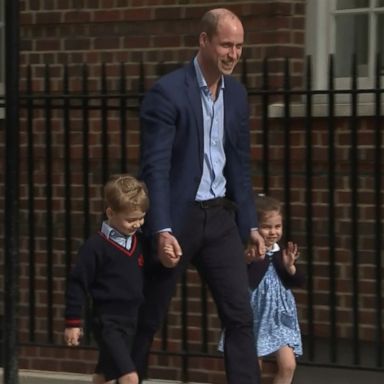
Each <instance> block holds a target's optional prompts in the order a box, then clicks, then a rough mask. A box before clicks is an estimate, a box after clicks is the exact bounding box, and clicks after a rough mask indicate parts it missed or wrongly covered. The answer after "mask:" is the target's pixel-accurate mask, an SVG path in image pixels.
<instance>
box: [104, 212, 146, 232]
mask: <svg viewBox="0 0 384 384" xmlns="http://www.w3.org/2000/svg"><path fill="white" fill-rule="evenodd" d="M106 214H107V217H108V224H109V225H110V226H111V227H112V228H115V229H116V230H117V231H119V232H120V233H121V234H123V235H125V236H132V235H133V234H134V233H135V232H136V231H137V230H138V229H139V228H140V227H141V226H142V225H143V224H144V216H145V212H142V211H140V210H135V211H132V210H131V209H127V210H125V211H118V212H116V211H114V210H113V209H112V208H110V207H108V208H107V211H106Z"/></svg>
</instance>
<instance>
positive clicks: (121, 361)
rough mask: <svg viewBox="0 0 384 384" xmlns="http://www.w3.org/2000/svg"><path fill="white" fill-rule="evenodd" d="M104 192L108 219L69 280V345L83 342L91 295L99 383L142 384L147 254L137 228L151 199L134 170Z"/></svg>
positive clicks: (87, 245)
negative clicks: (136, 342)
mask: <svg viewBox="0 0 384 384" xmlns="http://www.w3.org/2000/svg"><path fill="white" fill-rule="evenodd" d="M104 197H105V204H106V211H105V213H106V216H107V220H106V221H104V222H103V223H102V226H101V230H100V232H98V233H96V234H94V235H92V236H91V237H90V238H89V239H88V240H87V241H86V242H85V243H84V244H83V246H82V247H81V248H80V250H79V255H78V260H77V263H76V265H75V266H74V268H73V270H72V271H71V274H70V276H69V279H68V283H67V290H66V309H65V327H66V328H65V331H64V339H65V342H66V343H67V345H69V346H77V345H79V339H80V336H81V328H80V325H81V320H80V319H81V313H82V308H83V305H84V301H85V298H86V296H90V298H91V299H92V308H93V332H94V336H95V340H96V342H97V344H98V347H99V359H98V362H97V366H96V370H95V372H96V374H95V375H94V376H93V383H94V384H102V383H108V384H109V383H114V382H115V380H117V382H118V383H119V384H137V383H138V376H137V373H136V369H135V366H134V364H133V362H132V359H131V347H132V343H133V338H134V334H135V329H136V321H137V313H138V308H139V306H140V304H141V302H142V300H143V293H142V285H143V283H142V272H141V270H142V266H143V256H142V250H141V245H140V240H139V236H138V234H137V233H136V232H137V230H138V229H139V228H140V227H141V226H142V225H143V223H144V216H145V213H146V212H147V210H148V208H149V199H148V194H147V189H146V187H145V185H144V183H142V182H140V181H138V180H136V179H135V178H134V177H132V176H129V175H114V176H112V177H111V178H110V179H109V181H108V182H107V183H106V185H105V187H104Z"/></svg>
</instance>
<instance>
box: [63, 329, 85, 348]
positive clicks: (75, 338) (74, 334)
mask: <svg viewBox="0 0 384 384" xmlns="http://www.w3.org/2000/svg"><path fill="white" fill-rule="evenodd" d="M81 336H82V331H81V328H65V330H64V340H65V342H66V343H67V345H68V346H70V347H75V346H77V345H79V340H80V337H81Z"/></svg>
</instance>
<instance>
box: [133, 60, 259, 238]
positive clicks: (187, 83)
mask: <svg viewBox="0 0 384 384" xmlns="http://www.w3.org/2000/svg"><path fill="white" fill-rule="evenodd" d="M224 84H225V87H224V149H225V155H226V166H225V169H224V175H225V178H226V181H227V184H226V197H227V198H229V199H231V200H232V201H233V202H235V204H236V205H237V223H238V226H239V230H240V234H241V237H242V239H243V241H246V240H247V239H248V237H249V230H250V228H253V227H257V219H256V210H255V207H254V201H253V195H252V185H251V178H250V139H249V110H248V99H247V92H246V90H245V88H244V86H242V85H241V84H240V83H239V82H238V81H237V80H235V79H234V78H233V77H231V76H225V80H224ZM140 121H141V174H140V178H141V179H142V180H143V181H144V182H145V183H146V184H147V187H148V190H149V197H150V209H149V212H148V214H147V217H146V225H145V229H146V230H147V231H149V232H150V233H155V232H157V231H159V230H161V229H164V228H172V231H173V232H174V233H175V235H176V236H177V233H178V232H179V231H180V230H181V228H182V225H183V220H184V219H185V217H186V212H187V210H188V207H189V206H190V204H192V203H193V202H194V200H195V196H196V193H197V189H198V187H199V185H200V180H201V177H202V173H203V156H204V143H203V111H202V105H201V97H200V89H199V86H198V82H197V79H196V72H195V68H194V64H193V61H192V62H190V63H189V64H187V65H186V66H184V67H182V68H179V69H177V70H176V71H173V72H171V73H169V74H167V75H165V76H163V77H162V78H161V79H159V80H158V81H157V82H156V83H155V84H154V86H153V87H152V88H151V89H150V90H149V91H148V92H147V94H146V96H145V97H144V99H143V102H142V105H141V112H140Z"/></svg>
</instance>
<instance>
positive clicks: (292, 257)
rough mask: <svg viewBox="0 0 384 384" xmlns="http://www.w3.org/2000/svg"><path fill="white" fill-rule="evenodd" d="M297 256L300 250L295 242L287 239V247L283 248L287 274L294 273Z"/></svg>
mask: <svg viewBox="0 0 384 384" xmlns="http://www.w3.org/2000/svg"><path fill="white" fill-rule="evenodd" d="M299 257H300V252H299V250H298V247H297V244H296V243H293V242H292V241H288V244H287V248H285V249H283V263H284V266H285V269H286V270H287V271H288V273H289V274H291V275H294V274H295V273H296V267H295V262H296V260H297V259H298V258H299Z"/></svg>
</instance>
